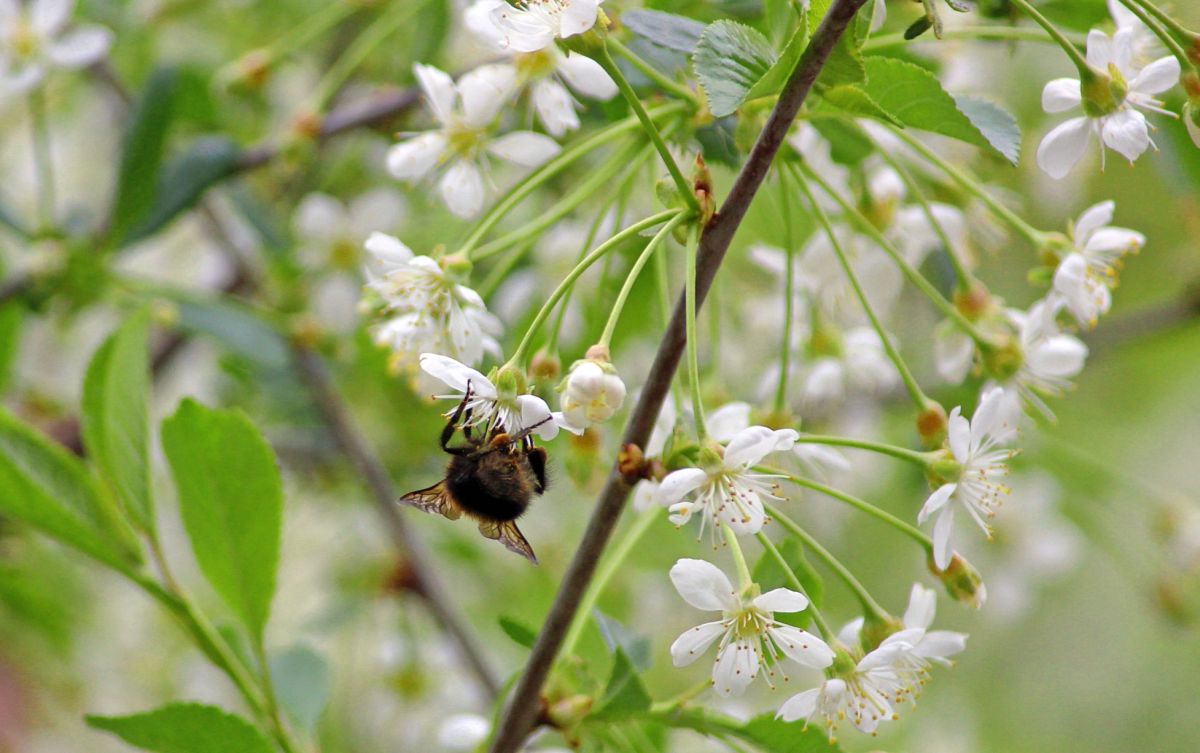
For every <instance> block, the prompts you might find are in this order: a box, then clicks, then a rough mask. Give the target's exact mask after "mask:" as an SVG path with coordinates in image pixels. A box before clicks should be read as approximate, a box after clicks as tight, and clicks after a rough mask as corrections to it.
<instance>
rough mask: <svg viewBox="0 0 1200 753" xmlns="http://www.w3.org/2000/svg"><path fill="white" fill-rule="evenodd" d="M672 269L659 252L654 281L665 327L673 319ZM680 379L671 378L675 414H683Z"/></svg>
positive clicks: (655, 258)
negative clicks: (669, 268) (670, 280)
mask: <svg viewBox="0 0 1200 753" xmlns="http://www.w3.org/2000/svg"><path fill="white" fill-rule="evenodd" d="M669 276H670V270H668V268H667V257H666V254H658V255H657V256H655V257H654V278H655V279H654V281H655V283H656V287H657V288H658V311H659V315H660V316H662V325H663V326H664V327H665V326H667V324H668V323H669V322H670V321H671V285H670V283H669V282H668V278H669ZM680 390H681V387H680V384H679V380H678V379H672V380H671V402H672V403H673V404H674V406H675V415H676V416H682V415H683V394H682V393H681V391H680Z"/></svg>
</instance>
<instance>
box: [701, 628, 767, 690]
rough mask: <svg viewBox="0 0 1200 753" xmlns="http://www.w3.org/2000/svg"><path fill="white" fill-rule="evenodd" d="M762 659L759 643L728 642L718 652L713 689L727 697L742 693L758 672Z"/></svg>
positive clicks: (714, 668)
mask: <svg viewBox="0 0 1200 753" xmlns="http://www.w3.org/2000/svg"><path fill="white" fill-rule="evenodd" d="M760 661H761V658H760V657H759V649H758V645H757V643H755V642H751V641H735V642H732V643H729V644H727V645H726V646H725V648H723V649H721V653H719V654H717V662H716V664H714V665H713V672H712V680H713V690H715V691H717V693H718V694H719V695H723V696H726V697H728V696H731V695H741V694H742V693H744V692H745V691H746V688H748V687H749V686H750V683H751V682H753V681H754V677H755V675H757V674H758V667H759V664H760Z"/></svg>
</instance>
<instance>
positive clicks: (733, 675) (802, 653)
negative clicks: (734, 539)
mask: <svg viewBox="0 0 1200 753" xmlns="http://www.w3.org/2000/svg"><path fill="white" fill-rule="evenodd" d="M671 582H672V583H674V584H675V589H676V590H677V591H679V595H680V596H682V597H683V600H684V601H686V602H687V603H688V604H691V605H692V606H693V607H695V608H696V609H703V610H705V611H710V612H720V613H721V619H719V620H715V621H713V622H706V623H703V624H701V625H697V626H696V627H694V628H690V629H689V630H687V631H686V632H684V633H683V634H682V635H680V636H679V637H678V638H676V639H675V642H674V643H672V644H671V660H672V661H673V662H674V663H675V666H676V667H682V666H686V665H688V664H691V663H692V662H694V661H695V660H696V659H698V658H700V655H701V654H703V653H704V652H706V651H707V650H708V648H709V647H710V646H712V644H713V643H714V642H716V643H717V660H716V663H715V664H713V671H712V681H713V688H714V689H715V690H716V691H717V692H718V693H719V694H721V695H723V696H729V695H740V694H741V693H742V692H743V691H745V690H746V688H747V687H749V685H750V683H751V682H753V681H754V678H755V677H757V676H758V673H759V670H760V669H762V668H763V667H766V675H765V679H766V681H767V684H768V685H771V686H772V687H774V685H773V684H772V682H771V677H772V676H773V675H774V673H775V668H777V667H779V665H780V664H781V663H782V660H783V659H784V658H787V659H791V660H792V661H794V662H796V663H797V664H799V665H801V666H804V667H809V668H812V669H824V668H825V667H828V666H829V665H830V664H831V663H832V662H833V650H832V649H831V648H829V646H827V645H826V644H825V642H824V641H822V640H821V639H820V638H818V637H817V636H815V635H813V634H811V633H809V632H807V631H805V630H801V629H800V628H797V627H793V626H791V625H785V624H783V623H781V622H779V621H778V620H776V619H775V615H774V613H775V612H800V611H802V610H804V609H806V608H807V607H808V598H807V597H806V596H805V595H804V594H802V593H799V592H798V591H792V590H791V589H787V588H776V589H774V590H771V591H768V592H766V593H765V594H761V595H751V594H743V595H739V594H738V592H737V591H736V590H735V589H734V587H733V585H732V584H731V583H730V582H729V579H728V578H727V577H725V573H723V572H721V570H720V569H718V568H717V567H716V566H715V565H713V564H712V563H710V562H706V561H705V560H695V559H681V560H679V561H678V562H676V563H675V565H674V567H672V568H671ZM755 591H757V587H755ZM718 639H720V641H719V642H717V641H718ZM779 671H780V673H781V674H783V676H784V677H785V678H786V677H787V675H786V674H785V673H783V671H782V668H780V669H779Z"/></svg>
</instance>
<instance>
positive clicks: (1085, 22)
mask: <svg viewBox="0 0 1200 753" xmlns="http://www.w3.org/2000/svg"><path fill="white" fill-rule="evenodd" d="M1038 10H1039V11H1040V12H1041V13H1042V15H1044V16H1045V17H1046V18H1047V19H1049V20H1050V22H1051V23H1053V24H1054V25H1056V26H1066V27H1068V28H1071V29H1076V30H1078V31H1088V30H1089V29H1091V28H1092V27H1094V26H1099V25H1101V24H1104V23H1108V22H1109V15H1108V7H1107V6H1106V5H1105V3H1104V0H1047V1H1046V2H1043V3H1039V4H1038Z"/></svg>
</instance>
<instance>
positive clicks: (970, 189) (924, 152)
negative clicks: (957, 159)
mask: <svg viewBox="0 0 1200 753" xmlns="http://www.w3.org/2000/svg"><path fill="white" fill-rule="evenodd" d="M888 127H889V128H890V129H891V131H892V133H894V134H895V135H896V137H897V138H899V139H900V140H901V141H903V142H904V143H905V144H908V146H909V147H910V148H912V149H913V150H914V151H915V152H917V153H918V154H920V155H921V156H922V157H924V158H925V159H926V160H928V161H929V162H931V163H932V164H934V165H937V167H938V168H939V169H941V171H942V172H944V173H945V174H946V175H948V176H950V178H951V179H952V180H953V181H954V182H956V183H958V184H959V185H960V186H962V188H963V189H964V190H965V191H966V192H967V193H969V194H971V195H972V196H974V197H975V198H977V199H979V200H980V201H982V202H983V203H984V205H985V206H987V208H988V209H990V210H991V211H992V213H993V214H995V215H996V216H997V217H999V218H1000V219H1002V220H1004V221H1005V222H1007V223H1008V224H1009V225H1011V226H1012V228H1013V229H1014V230H1016V231H1017V232H1018V233H1020V234H1021V235H1023V236H1024V237H1025V238H1026V239H1027V240H1028V241H1029V242H1030V243H1032V244H1033V245H1034V246H1035V247H1037V248H1040V247H1041V246H1042V245H1044V244H1045V242H1046V235H1045V233H1043V232H1041V231H1040V230H1037V229H1036V228H1034V227H1033V226H1031V225H1030V224H1029V223H1027V222H1025V220H1023V219H1021V218H1020V217H1018V216H1017V215H1016V214H1015V213H1014V212H1013V211H1012V210H1011V209H1009V208H1008V207H1006V206H1004V205H1003V204H1001V203H1000V202H999V201H997V200H996V199H995V198H993V197H992V195H991V194H989V193H988V192H987V191H986V190H984V188H983V186H982V185H980V184H979V182H978V181H977V180H975V179H974V178H972V177H970V176H969V175H967V174H966V173H965V172H963V171H962V170H959V169H958V168H957V167H955V166H954V165H951V164H950V163H949V162H947V161H946V160H944V159H942V158H941V157H939V156H938V155H937V154H936V153H934V152H933V150H931V149H930V148H929V147H927V146H925V145H924V144H922V143H921V142H920V141H918V140H917V139H915V138H913V137H912V136H910V135H909V134H907V133H905V132H904V131H903V130H902V129H900V128H896V127H895V126H888Z"/></svg>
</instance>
